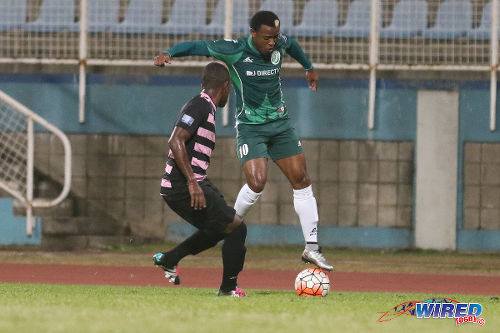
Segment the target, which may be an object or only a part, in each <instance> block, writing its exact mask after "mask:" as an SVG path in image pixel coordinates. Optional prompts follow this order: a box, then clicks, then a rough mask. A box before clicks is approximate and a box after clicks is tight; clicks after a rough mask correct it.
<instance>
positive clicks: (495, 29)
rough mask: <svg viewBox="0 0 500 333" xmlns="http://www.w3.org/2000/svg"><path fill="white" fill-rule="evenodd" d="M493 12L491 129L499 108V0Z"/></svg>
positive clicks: (494, 3)
mask: <svg viewBox="0 0 500 333" xmlns="http://www.w3.org/2000/svg"><path fill="white" fill-rule="evenodd" d="M491 5H492V9H491V11H492V13H491V39H490V49H491V53H490V60H491V61H490V64H491V77H490V131H492V132H494V131H495V130H496V108H497V70H498V23H499V17H498V6H499V4H498V0H493V1H492V3H491Z"/></svg>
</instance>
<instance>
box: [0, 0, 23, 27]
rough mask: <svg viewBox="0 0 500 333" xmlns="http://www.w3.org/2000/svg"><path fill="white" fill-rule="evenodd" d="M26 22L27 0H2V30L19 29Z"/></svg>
mask: <svg viewBox="0 0 500 333" xmlns="http://www.w3.org/2000/svg"><path fill="white" fill-rule="evenodd" d="M24 23H26V0H0V30H10V29H19V28H21V27H22V26H23V24H24Z"/></svg>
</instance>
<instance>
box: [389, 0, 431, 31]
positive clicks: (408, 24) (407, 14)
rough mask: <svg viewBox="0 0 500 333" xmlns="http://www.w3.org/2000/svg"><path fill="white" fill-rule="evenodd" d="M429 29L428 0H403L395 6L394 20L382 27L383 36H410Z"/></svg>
mask: <svg viewBox="0 0 500 333" xmlns="http://www.w3.org/2000/svg"><path fill="white" fill-rule="evenodd" d="M425 29H427V1H425V0H401V1H400V2H398V3H397V4H396V6H394V11H393V14H392V21H391V24H389V25H388V26H387V27H384V28H381V29H380V37H381V38H408V37H411V36H415V35H418V34H420V33H421V32H422V31H423V30H425Z"/></svg>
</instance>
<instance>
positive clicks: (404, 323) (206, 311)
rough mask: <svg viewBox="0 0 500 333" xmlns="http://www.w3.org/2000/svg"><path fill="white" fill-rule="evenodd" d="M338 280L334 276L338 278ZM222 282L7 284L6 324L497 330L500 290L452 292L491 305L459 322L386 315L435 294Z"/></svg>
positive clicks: (0, 310) (26, 327) (2, 320)
mask: <svg viewBox="0 0 500 333" xmlns="http://www.w3.org/2000/svg"><path fill="white" fill-rule="evenodd" d="M332 282H334V281H332ZM215 292H216V290H215V289H195V288H160V287H117V286H76V285H48V284H14V283H3V284H0V332H23V333H25V332H37V333H39V332H73V333H77V332H86V333H87V332H175V333H178V332H197V333H198V332H259V333H261V332H457V329H458V330H460V329H466V330H467V331H477V332H494V331H496V330H497V329H498V327H500V301H499V300H498V298H496V297H488V296H471V295H446V297H448V298H454V299H456V300H458V301H460V302H476V303H481V304H482V306H483V314H482V316H481V317H483V318H484V319H485V320H486V324H485V325H484V326H483V327H480V326H478V325H477V324H465V325H461V326H460V327H456V325H455V322H454V320H452V319H416V318H414V317H409V316H400V317H398V318H395V319H393V320H391V321H388V322H383V323H379V322H377V319H378V318H379V317H380V316H381V314H379V313H378V312H385V311H388V310H390V309H391V308H392V307H394V306H396V305H398V304H401V303H403V302H406V301H410V300H424V299H427V298H429V296H435V297H439V296H442V295H428V294H425V295H424V294H390V293H359V292H337V291H335V290H333V291H331V293H330V295H328V297H325V298H319V297H299V296H297V295H296V294H295V293H294V291H292V290H290V291H269V290H247V292H248V294H249V297H246V298H241V299H237V298H229V297H215Z"/></svg>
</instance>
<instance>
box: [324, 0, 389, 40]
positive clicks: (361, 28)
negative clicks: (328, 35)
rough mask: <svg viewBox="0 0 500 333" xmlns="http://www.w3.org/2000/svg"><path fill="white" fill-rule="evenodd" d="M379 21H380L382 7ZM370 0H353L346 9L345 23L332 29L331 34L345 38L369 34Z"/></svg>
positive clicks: (367, 35) (362, 36)
mask: <svg viewBox="0 0 500 333" xmlns="http://www.w3.org/2000/svg"><path fill="white" fill-rule="evenodd" d="M379 12H380V22H382V8H380V10H379ZM370 18H371V2H370V0H354V1H353V2H352V3H351V4H350V6H349V9H348V11H347V18H346V21H345V24H344V25H343V26H341V27H339V28H337V29H334V30H333V35H335V36H337V37H347V38H356V37H357V38H364V37H369V36H370Z"/></svg>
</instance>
